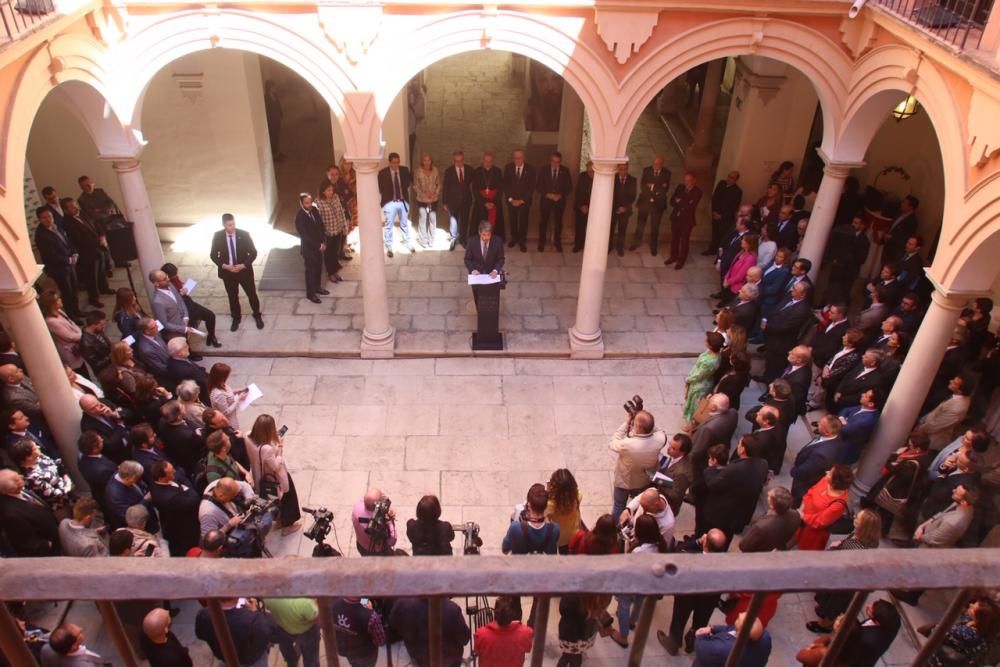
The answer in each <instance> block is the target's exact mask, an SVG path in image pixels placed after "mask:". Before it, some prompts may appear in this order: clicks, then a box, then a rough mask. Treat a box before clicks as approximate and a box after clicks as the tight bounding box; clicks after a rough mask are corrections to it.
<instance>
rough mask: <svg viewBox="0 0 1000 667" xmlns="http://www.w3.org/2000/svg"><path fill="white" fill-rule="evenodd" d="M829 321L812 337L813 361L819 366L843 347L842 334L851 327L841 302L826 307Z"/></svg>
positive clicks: (845, 309)
mask: <svg viewBox="0 0 1000 667" xmlns="http://www.w3.org/2000/svg"><path fill="white" fill-rule="evenodd" d="M826 314H827V317H828V319H829V323H828V324H827V325H826V326H824V327H823V328H822V329H820V330H819V331H818V332H817V333H816V335H815V336H813V339H812V358H813V363H814V364H816V366H818V367H819V368H823V367H824V366H826V364H827V362H828V361H830V359H831V358H833V355H835V354H837V352H839V351H840V349H841V348H842V347H844V342H843V339H844V334H845V333H847V330H848V329H850V328H851V323H850V322H849V321H848V320H847V306H845V305H844V304H843V303H833V304H831V305H830V307H829V308H827V309H826Z"/></svg>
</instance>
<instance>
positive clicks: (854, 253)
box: [825, 215, 870, 303]
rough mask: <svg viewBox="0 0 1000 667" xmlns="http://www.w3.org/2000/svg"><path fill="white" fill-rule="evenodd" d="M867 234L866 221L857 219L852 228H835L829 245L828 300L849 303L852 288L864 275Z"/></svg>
mask: <svg viewBox="0 0 1000 667" xmlns="http://www.w3.org/2000/svg"><path fill="white" fill-rule="evenodd" d="M869 245H870V244H869V242H868V233H867V225H866V224H865V221H864V218H862V217H861V216H860V215H856V216H854V218H853V219H852V220H851V226H850V228H849V229H845V228H843V227H835V228H834V229H833V233H832V234H831V235H830V243H829V244H828V245H827V248H828V249H827V257H828V258H829V260H830V269H831V270H830V282H829V285H828V286H827V289H826V296H825V299H826V300H827V301H828V302H829V301H835V302H845V303H846V302H847V301H848V300H849V299H850V297H851V287H852V286H853V285H854V281H855V280H857V279H858V276H859V275H860V274H861V265H862V264H864V261H865V259H866V258H867V257H868V246H869Z"/></svg>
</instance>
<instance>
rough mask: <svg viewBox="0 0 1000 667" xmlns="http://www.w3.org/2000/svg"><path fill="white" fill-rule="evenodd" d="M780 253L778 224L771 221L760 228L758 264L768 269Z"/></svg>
mask: <svg viewBox="0 0 1000 667" xmlns="http://www.w3.org/2000/svg"><path fill="white" fill-rule="evenodd" d="M777 254H778V226H777V225H776V224H774V223H773V222H769V223H767V224H766V225H763V226H761V228H760V245H758V246H757V266H759V267H760V268H762V269H764V270H765V271H766V270H767V267H769V266H771V262H773V261H774V256H775V255H777Z"/></svg>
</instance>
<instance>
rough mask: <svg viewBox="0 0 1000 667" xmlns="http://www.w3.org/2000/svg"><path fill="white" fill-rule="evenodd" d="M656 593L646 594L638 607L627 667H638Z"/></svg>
mask: <svg viewBox="0 0 1000 667" xmlns="http://www.w3.org/2000/svg"><path fill="white" fill-rule="evenodd" d="M659 599H660V598H659V596H658V595H647V596H646V597H644V598H643V599H642V607H640V608H639V620H638V621H637V622H636V624H635V632H634V633H633V634H632V648H630V649H629V652H628V667H639V664H640V663H642V653H643V651H645V650H646V641H647V640H648V639H649V626H650V625H652V624H653V612H655V611H656V603H657V601H658V600H659Z"/></svg>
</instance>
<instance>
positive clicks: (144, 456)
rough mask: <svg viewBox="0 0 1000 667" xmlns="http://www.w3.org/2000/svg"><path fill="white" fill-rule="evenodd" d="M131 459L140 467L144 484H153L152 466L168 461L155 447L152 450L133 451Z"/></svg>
mask: <svg viewBox="0 0 1000 667" xmlns="http://www.w3.org/2000/svg"><path fill="white" fill-rule="evenodd" d="M132 459H133V460H135V461H138V462H139V464H140V465H142V481H144V482H146V484H152V483H153V464H154V463H156V462H158V461H167V460H168V459H167V456H166V454H164V453H163V452H162V451H160V450H159V449H157V448H156V447H155V446H154V447H153V448H152V449H135V450H134V451H133V452H132Z"/></svg>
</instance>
